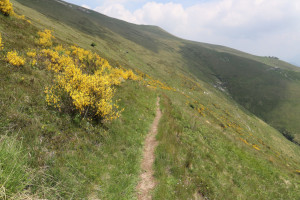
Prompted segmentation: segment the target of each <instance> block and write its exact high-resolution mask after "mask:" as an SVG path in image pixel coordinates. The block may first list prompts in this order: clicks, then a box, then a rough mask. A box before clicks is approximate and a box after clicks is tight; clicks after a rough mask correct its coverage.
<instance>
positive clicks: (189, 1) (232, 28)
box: [66, 0, 300, 66]
mask: <svg viewBox="0 0 300 200" xmlns="http://www.w3.org/2000/svg"><path fill="white" fill-rule="evenodd" d="M66 1H67V2H70V3H74V4H77V5H80V6H83V7H87V8H90V9H93V10H96V11H98V12H100V13H103V14H105V15H108V16H111V17H115V18H118V19H122V20H125V21H128V22H132V23H136V24H151V25H158V26H160V27H162V28H163V29H165V30H167V31H168V32H170V33H172V34H174V35H176V36H179V37H181V38H185V39H189V40H194V41H200V42H207V43H212V44H220V45H225V46H228V47H232V48H236V49H239V50H242V51H245V52H248V53H252V54H255V55H260V56H276V57H279V58H280V59H282V60H286V61H289V62H292V63H294V64H297V65H298V66H300V0H182V1H179V0H152V1H148V0H93V1H88V0H66Z"/></svg>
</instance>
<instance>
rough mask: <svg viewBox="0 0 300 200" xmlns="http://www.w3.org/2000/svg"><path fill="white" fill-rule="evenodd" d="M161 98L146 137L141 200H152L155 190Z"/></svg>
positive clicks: (139, 190)
mask: <svg viewBox="0 0 300 200" xmlns="http://www.w3.org/2000/svg"><path fill="white" fill-rule="evenodd" d="M159 100H160V99H159V97H157V102H156V106H157V108H156V116H155V119H154V121H153V123H152V126H151V129H150V131H149V133H148V135H147V137H146V140H145V146H144V152H143V160H142V163H141V169H142V173H141V175H140V182H139V184H138V186H137V191H138V199H139V200H151V199H152V198H151V193H150V192H151V191H152V190H153V189H154V187H155V185H156V182H155V179H154V176H153V174H154V171H153V164H154V160H155V155H154V152H155V148H156V146H157V145H158V142H157V141H156V139H155V137H156V135H157V128H158V123H159V120H160V118H161V115H162V113H161V110H160V109H159Z"/></svg>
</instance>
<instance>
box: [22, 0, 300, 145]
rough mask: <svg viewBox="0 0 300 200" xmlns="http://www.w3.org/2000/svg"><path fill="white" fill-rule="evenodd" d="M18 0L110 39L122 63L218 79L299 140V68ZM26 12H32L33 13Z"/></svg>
mask: <svg viewBox="0 0 300 200" xmlns="http://www.w3.org/2000/svg"><path fill="white" fill-rule="evenodd" d="M18 2H20V3H22V4H24V5H26V6H29V7H31V8H34V9H35V10H37V11H39V12H41V13H42V14H43V15H45V16H47V17H50V18H51V19H52V20H55V21H59V22H60V23H64V24H65V25H68V26H69V27H70V28H72V29H76V30H78V31H80V32H82V33H85V34H87V37H88V38H90V42H92V41H93V40H95V39H94V38H95V37H99V38H100V39H101V40H103V41H105V42H107V43H109V45H108V46H109V47H110V48H112V49H113V50H114V52H118V51H119V52H120V53H121V54H122V58H117V57H119V56H120V55H118V56H115V55H114V54H113V56H111V57H112V58H113V59H114V60H117V62H121V64H130V62H134V61H133V60H131V59H142V60H143V61H144V63H143V62H141V61H139V62H136V61H135V64H138V65H143V64H145V63H146V64H147V65H148V66H150V67H151V68H152V69H159V71H162V70H161V68H164V69H163V70H166V71H168V72H167V74H170V73H174V72H175V71H178V70H183V71H185V72H186V73H188V74H195V75H196V77H197V78H198V79H200V80H205V81H206V82H210V83H211V84H214V85H219V84H221V85H222V86H223V87H226V88H227V91H228V92H229V94H230V95H231V96H232V97H233V98H234V99H235V100H236V101H237V102H238V103H240V104H241V105H243V106H244V107H245V108H246V109H248V110H249V111H251V112H252V113H254V114H256V115H258V116H259V117H261V118H263V119H264V120H265V121H267V122H268V123H269V124H270V125H272V126H273V127H275V128H277V129H278V130H279V131H281V132H282V133H283V134H284V135H285V136H287V138H288V139H290V140H292V141H294V142H296V143H300V138H299V137H300V136H299V132H300V124H299V123H298V122H299V120H300V103H299V101H298V100H297V99H299V90H300V82H299V78H300V69H299V68H298V67H295V66H293V65H291V64H288V63H285V62H283V61H280V60H278V59H276V58H272V57H258V56H253V55H250V54H246V53H243V52H240V51H237V50H234V49H230V48H227V47H223V46H218V45H210V44H205V43H196V42H188V41H184V40H182V39H179V38H176V37H174V36H172V35H170V34H168V33H166V32H165V31H163V30H162V29H160V28H158V27H153V26H142V25H135V24H131V23H127V22H124V21H121V20H117V19H112V18H109V17H107V16H104V15H101V14H99V13H96V12H94V11H91V10H87V9H84V8H80V7H78V6H76V5H72V4H67V3H64V2H61V1H53V0H42V1H40V0H18ZM62 13H63V15H62ZM27 16H29V17H30V16H32V17H33V18H36V17H37V16H36V15H33V14H32V13H28V14H27ZM43 21H44V20H43ZM54 26H57V25H54ZM53 28H55V27H53ZM59 29H60V28H58V30H59ZM66 39H70V38H68V37H66ZM70 41H72V39H70ZM101 45H102V44H101ZM116 47H118V48H116ZM129 47H131V48H129ZM133 52H136V53H137V52H138V53H139V54H142V55H141V56H139V58H134V56H133V57H131V55H133V54H134V53H133ZM109 53H112V52H109ZM128 53H129V54H130V55H126V54H128ZM124 54H125V55H124ZM139 54H136V55H139ZM108 56H109V55H108ZM124 57H125V59H124ZM133 67H134V66H133ZM139 67H141V66H139ZM143 69H144V70H147V69H149V68H148V67H146V69H145V68H144V67H143ZM174 69H175V70H174ZM148 72H149V73H151V72H150V71H148ZM175 73H176V72H175ZM154 74H156V73H154ZM167 74H165V75H167ZM168 76H169V75H168ZM188 76H189V75H188ZM166 81H169V80H168V79H166Z"/></svg>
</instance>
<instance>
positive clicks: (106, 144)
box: [0, 0, 300, 199]
mask: <svg viewBox="0 0 300 200" xmlns="http://www.w3.org/2000/svg"><path fill="white" fill-rule="evenodd" d="M11 3H12V4H13V9H14V13H15V14H9V15H8V16H7V15H2V14H1V15H0V31H1V40H0V41H1V45H0V47H1V48H2V50H1V51H0V54H1V59H0V66H1V68H0V80H1V82H0V130H1V136H0V141H1V143H0V168H1V173H0V198H1V199H136V198H137V191H136V186H137V183H138V177H139V174H140V173H141V172H140V162H141V156H142V149H143V143H144V139H145V136H146V134H147V132H148V131H149V128H150V124H151V123H152V121H153V119H154V117H155V108H156V105H155V102H156V99H157V96H160V99H161V100H160V107H161V110H162V119H161V122H160V124H159V130H158V137H157V140H158V141H159V145H158V147H157V149H156V153H155V154H156V160H155V164H154V165H155V166H154V169H155V178H156V180H157V182H158V185H157V186H156V188H155V190H154V191H153V199H203V198H204V199H205V198H206V199H297V198H299V196H300V190H299V187H300V171H299V170H300V168H299V166H300V156H299V155H300V147H299V145H297V144H295V143H297V142H299V130H300V128H299V127H298V126H299V124H298V123H297V122H298V121H299V119H298V118H299V117H300V115H299V109H300V106H299V105H300V104H299V101H297V100H298V99H299V98H298V96H297V95H299V94H300V93H299V92H298V91H299V88H300V83H299V70H298V69H297V68H295V67H293V66H292V65H289V64H287V63H284V62H282V61H280V60H273V58H262V57H256V56H252V55H249V54H246V53H243V52H239V51H236V50H233V49H230V48H226V47H220V46H216V45H209V44H202V43H195V42H190V41H185V40H182V39H179V38H176V37H174V36H172V35H170V34H168V33H167V32H165V31H163V30H162V29H160V28H158V27H153V26H139V25H134V24H130V23H126V22H123V21H120V20H116V19H112V18H109V17H106V16H104V15H101V14H99V13H95V12H93V11H91V10H87V9H84V8H80V7H78V6H75V5H71V4H68V3H65V2H62V1H59V0H14V1H11ZM22 15H24V16H22ZM92 44H93V45H92ZM258 117H261V118H263V119H264V120H266V122H268V123H269V124H271V125H273V127H275V128H277V129H275V128H273V127H271V126H270V125H269V124H267V123H266V122H264V121H262V120H261V119H260V118H258ZM297 119H298V120H297ZM278 130H280V131H281V132H282V133H284V134H285V137H284V136H283V135H282V133H280V132H279V131H278ZM286 137H287V138H288V139H290V140H291V141H293V142H294V143H293V142H291V141H289V140H287V139H286Z"/></svg>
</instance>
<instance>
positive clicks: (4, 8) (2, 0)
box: [0, 0, 14, 16]
mask: <svg viewBox="0 0 300 200" xmlns="http://www.w3.org/2000/svg"><path fill="white" fill-rule="evenodd" d="M0 11H1V12H2V13H3V14H4V15H6V16H9V15H12V14H13V13H14V10H13V6H12V3H10V2H9V0H0Z"/></svg>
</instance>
